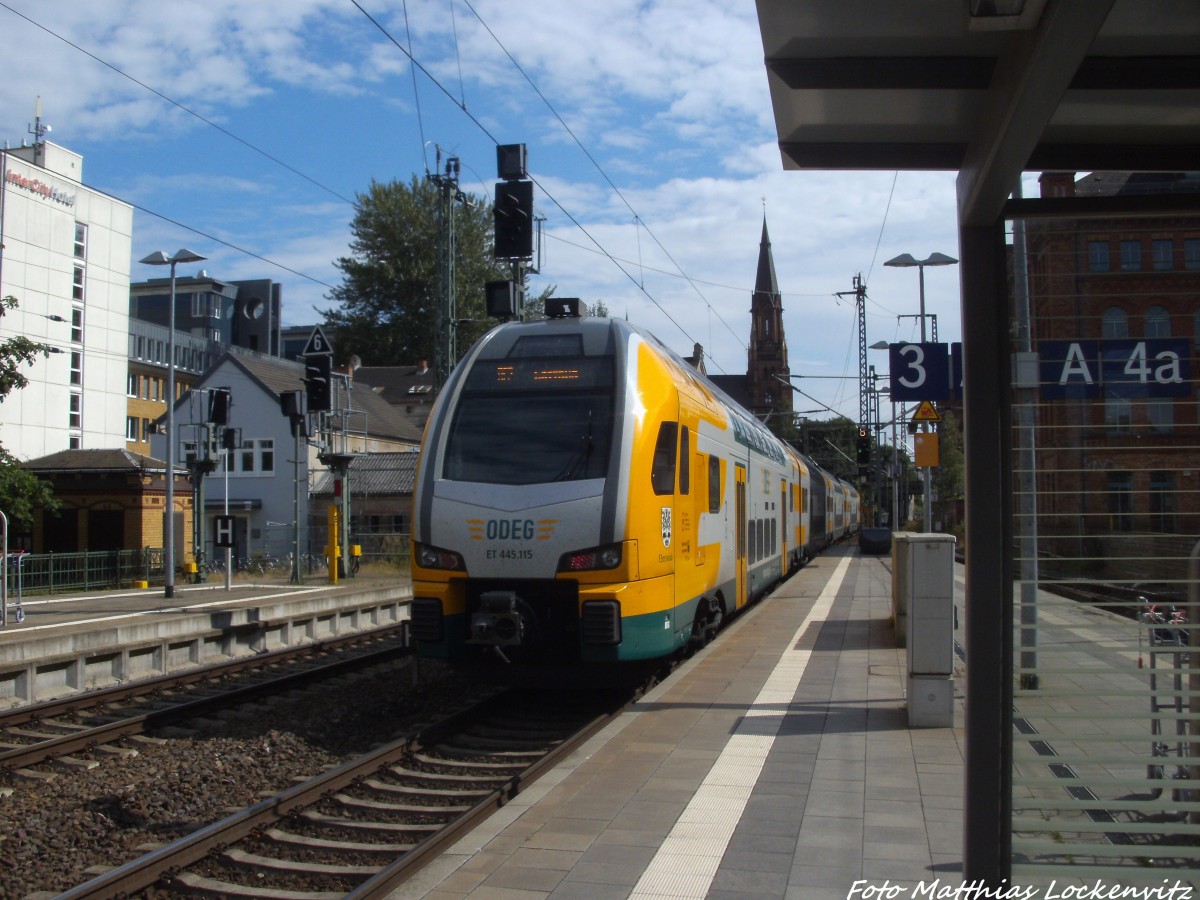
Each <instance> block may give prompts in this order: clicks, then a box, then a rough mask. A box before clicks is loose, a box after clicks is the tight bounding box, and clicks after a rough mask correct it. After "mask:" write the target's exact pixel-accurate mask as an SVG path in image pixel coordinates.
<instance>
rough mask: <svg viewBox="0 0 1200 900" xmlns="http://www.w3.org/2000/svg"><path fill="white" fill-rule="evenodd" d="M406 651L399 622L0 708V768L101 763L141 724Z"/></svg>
mask: <svg viewBox="0 0 1200 900" xmlns="http://www.w3.org/2000/svg"><path fill="white" fill-rule="evenodd" d="M408 652H409V648H408V632H407V628H406V627H405V623H402V624H401V625H390V626H387V627H385V628H379V629H373V630H371V631H365V632H357V633H355V634H353V635H347V636H345V637H340V638H331V639H328V640H324V641H320V642H315V643H312V644H308V645H304V646H301V647H292V648H287V649H283V650H277V651H273V652H271V653H264V654H259V655H257V656H254V657H248V658H246V659H240V660H234V661H225V662H221V663H218V664H214V665H211V666H204V667H200V668H197V669H189V670H187V671H184V672H179V673H175V674H171V675H165V676H160V677H158V678H153V679H147V680H145V681H139V682H134V683H130V684H127V685H119V686H116V687H112V688H106V689H104V690H101V691H93V692H88V693H84V694H78V695H72V696H70V697H65V698H62V699H59V700H50V701H46V702H43V703H38V704H35V705H32V706H25V707H18V708H15V709H12V710H7V711H5V712H4V713H0V769H7V770H9V771H13V772H19V773H24V774H28V772H27V770H28V767H30V766H36V765H40V764H43V763H47V762H50V761H58V762H61V763H62V764H64V765H66V766H74V767H92V766H95V765H99V764H100V762H101V759H103V757H104V756H106V755H108V756H115V755H122V754H129V753H133V752H136V750H135V749H133V748H130V747H127V746H121V744H120V743H119V742H122V741H128V740H129V739H131V738H136V737H137V736H140V735H143V734H144V733H146V732H147V731H151V730H153V729H156V728H162V727H164V726H167V725H172V724H176V723H179V722H184V721H186V720H188V719H191V718H196V717H200V716H204V715H207V714H209V713H212V712H216V711H218V710H221V709H226V708H228V707H231V706H235V705H238V704H241V703H246V702H248V701H252V700H255V699H258V698H261V697H265V696H269V695H272V694H278V693H280V692H281V691H285V690H289V689H292V688H295V687H299V686H302V685H305V684H309V683H313V682H316V681H320V680H322V679H326V678H330V677H336V676H337V675H338V674H341V673H344V672H350V671H355V670H357V669H362V668H364V667H367V666H371V665H375V664H377V663H380V662H384V661H386V660H389V659H392V658H395V657H397V656H399V655H403V654H407V653H408ZM331 657H333V658H332V659H331ZM77 754H82V756H78V755H77Z"/></svg>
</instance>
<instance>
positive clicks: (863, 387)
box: [837, 272, 872, 428]
mask: <svg viewBox="0 0 1200 900" xmlns="http://www.w3.org/2000/svg"><path fill="white" fill-rule="evenodd" d="M852 283H853V285H854V290H852V291H838V292H837V296H839V297H846V296H849V295H850V294H853V295H854V306H855V311H856V312H857V313H858V427H859V428H869V427H870V425H871V387H872V385H871V382H870V377H869V375H868V374H867V285H866V282H864V281H863V279H862V273H861V272H860V273H859V274H857V275H855V276H854V279H853V282H852Z"/></svg>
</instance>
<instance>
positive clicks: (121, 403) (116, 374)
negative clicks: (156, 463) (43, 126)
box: [0, 141, 133, 459]
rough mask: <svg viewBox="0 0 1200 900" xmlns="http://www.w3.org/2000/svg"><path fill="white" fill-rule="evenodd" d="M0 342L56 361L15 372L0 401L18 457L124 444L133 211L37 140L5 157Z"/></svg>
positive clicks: (74, 159) (5, 434)
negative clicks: (17, 340)
mask: <svg viewBox="0 0 1200 900" xmlns="http://www.w3.org/2000/svg"><path fill="white" fill-rule="evenodd" d="M0 163H2V165H3V182H2V184H0V296H2V297H7V296H10V295H11V296H13V297H16V299H17V302H18V304H19V306H18V308H17V309H15V310H8V311H7V312H6V313H5V315H4V316H3V317H0V340H4V339H6V338H9V337H13V336H15V335H24V336H26V337H28V338H31V339H33V340H35V341H39V342H41V343H44V344H47V345H49V346H51V347H53V348H55V350H56V351H57V352H55V353H52V354H51V355H50V357H49V358H42V357H40V356H39V357H38V358H37V361H36V362H35V363H33V364H32V365H30V366H23V367H22V369H21V371H22V373H23V374H24V375H26V376H27V377H28V378H29V385H28V386H27V387H25V388H23V389H21V390H16V391H13V392H12V393H10V394H9V395H8V396H7V397H6V398H5V399H4V401H3V402H2V403H0V441H2V442H3V444H4V447H5V448H6V449H7V450H8V451H9V452H11V453H12V454H14V455H15V456H16V457H18V458H19V459H33V458H36V457H40V456H45V455H47V454H50V453H54V452H57V451H59V450H68V449H76V448H83V449H94V448H119V447H124V446H125V432H126V427H125V426H126V403H127V398H126V384H127V380H126V379H127V374H128V371H129V354H128V349H129V265H130V255H131V234H132V229H133V209H132V207H130V206H129V205H128V204H127V203H123V202H121V201H120V200H116V199H114V198H113V197H109V196H107V195H106V194H102V193H100V192H99V191H94V190H92V189H90V188H87V187H84V185H83V184H82V178H83V157H82V156H80V155H79V154H76V153H72V152H71V151H70V150H67V149H65V148H63V147H59V146H57V145H55V144H52V143H49V142H46V141H43V142H41V143H38V144H36V145H34V146H32V147H21V148H17V149H8V150H0Z"/></svg>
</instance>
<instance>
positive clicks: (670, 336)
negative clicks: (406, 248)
mask: <svg viewBox="0 0 1200 900" xmlns="http://www.w3.org/2000/svg"><path fill="white" fill-rule="evenodd" d="M0 33H3V34H4V35H5V40H4V44H5V55H6V59H5V63H6V65H5V77H4V78H3V79H0V140H4V141H6V142H7V145H8V146H13V147H15V146H20V144H21V142H22V141H23V140H25V141H29V140H32V135H31V134H30V129H31V127H32V126H33V124H34V115H35V108H36V103H37V99H38V98H39V97H40V98H41V108H42V117H41V121H42V123H43V124H48V125H49V126H50V127H51V129H52V130H51V132H50V133H49V134H48V135H47V138H48V139H49V140H51V141H52V142H54V143H56V144H59V145H61V146H63V147H66V148H68V149H70V150H73V151H74V152H76V153H79V154H82V156H83V182H84V184H85V185H87V186H88V187H90V188H93V189H95V190H99V191H102V192H104V193H106V194H109V195H111V196H113V197H116V198H118V199H121V200H124V201H125V202H127V203H130V204H132V205H133V206H134V207H135V213H134V233H133V264H132V268H131V278H132V280H134V281H140V280H144V279H147V278H152V277H160V276H161V274H162V273H161V272H160V271H158V270H155V269H152V268H151V267H149V266H142V265H139V264H138V263H137V262H136V261H137V260H139V259H141V258H142V257H144V256H146V255H147V254H149V253H151V252H153V251H155V250H159V249H161V250H165V251H166V252H167V253H168V255H169V254H171V253H173V252H175V251H176V250H177V249H180V248H184V247H186V248H188V249H190V250H193V251H195V252H197V253H199V254H201V255H203V256H205V257H206V258H207V259H206V261H205V262H203V263H200V264H198V265H197V267H196V268H197V270H198V269H200V268H203V269H204V270H205V271H207V272H208V274H209V275H211V276H213V277H216V278H219V279H223V280H236V279H250V278H271V279H273V280H275V281H277V282H280V283H281V284H282V285H283V320H284V324H285V325H309V324H316V323H318V322H320V321H321V315H320V310H322V309H327V308H329V307H330V301H329V300H328V299H327V297H328V294H329V291H330V289H331V288H332V287H333V286H335V285H337V284H339V283H340V281H341V277H340V271H339V269H338V268H337V266H336V261H337V259H338V258H339V257H344V256H346V255H348V253H349V243H350V239H351V234H350V225H351V222H352V219H353V216H354V203H355V200H356V197H357V196H358V195H360V194H362V193H365V192H366V191H367V189H368V188H369V186H370V184H371V182H372V180H374V181H378V182H390V181H394V180H399V181H402V182H404V183H408V182H410V181H411V179H412V178H413V177H414V176H416V177H420V178H424V177H425V176H426V175H427V174H435V173H437V172H438V171H439V162H438V161H439V158H440V159H441V161H442V162H441V165H442V167H443V168H444V166H445V160H446V159H447V158H449V157H451V156H453V157H456V158H457V159H459V161H460V166H461V177H460V188H461V189H462V190H463V191H464V192H465V193H467V194H469V195H472V196H473V197H474V198H475V199H476V200H478V201H480V202H486V203H489V204H490V202H491V197H492V193H493V189H494V184H495V182H496V179H497V173H496V151H495V147H496V145H497V144H516V143H524V144H525V145H526V147H527V152H528V167H529V174H530V177H531V178H533V179H534V181H535V182H536V184H537V187H536V188H535V208H536V212H537V215H538V216H539V217H544V219H545V221H544V223H543V229H544V238H543V252H542V255H541V257H540V259H539V261H538V262H539V274H538V275H535V276H532V277H531V280H530V285H531V288H532V290H533V291H534V292H539V291H540V290H541V289H542V288H544V287H549V286H554V287H555V293H556V295H557V296H560V297H580V298H582V299H583V300H584V301H586V302H588V303H589V304H591V303H595V302H596V301H597V300H602V301H603V302H604V304H605V305H606V306H607V307H608V310H609V312H610V314H612V315H614V316H625V317H627V318H628V319H629V320H630V321H631V322H633V323H634V324H636V325H638V326H639V327H642V328H644V329H645V330H647V331H650V332H652V333H653V334H655V335H657V336H658V337H659V338H660V339H661V340H662V341H663V342H664V343H666V344H667V345H668V346H670V347H672V348H673V349H675V350H676V351H677V352H678V353H680V354H681V355H685V356H686V355H690V354H691V352H692V349H693V346H694V344H696V343H699V344H701V345H702V346H703V347H704V352H705V356H706V360H707V366H708V371H709V373H710V374H739V373H744V372H745V371H746V352H747V345H748V343H749V331H750V297H751V293H752V291H753V289H754V278H755V272H756V268H757V260H758V253H759V241H760V237H761V233H762V225H763V220H764V216H765V219H766V222H767V226H768V229H769V233H770V238H771V242H772V250H773V254H774V260H775V269H776V274H777V276H778V282H779V290H780V293H781V295H782V299H783V306H784V329H785V334H786V337H787V341H788V352H789V362H790V366H791V371H792V375H793V379H794V381H793V383H794V384H795V385H796V386H797V387H798V388H799V389H800V390H801V391H802V392H803V393H802V394H797V395H796V396H795V398H794V407H795V409H796V410H797V411H799V412H802V413H808V412H810V411H811V417H812V418H816V419H822V418H828V417H829V416H831V415H832V412H831V410H836V412H837V413H839V414H842V415H846V416H848V417H850V418H852V419H855V418H857V414H858V397H857V373H858V361H857V347H858V339H857V316H856V313H855V305H854V302H853V299H852V292H853V287H854V283H853V280H854V278H855V276H856V275H861V276H862V278H863V280H864V281H865V283H866V285H867V298H868V299H867V302H866V311H867V343H868V344H871V343H875V342H877V341H879V340H883V341H888V342H895V341H912V340H917V339H919V336H920V327H919V321H918V317H917V313H918V311H919V307H920V298H919V288H918V275H917V272H916V271H915V270H913V269H898V268H886V267H884V266H883V263H884V261H886V260H889V259H891V258H893V257H895V256H898V255H900V254H902V253H911V254H912V255H913V256H915V257H917V258H918V259H923V258H926V257H928V256H929V255H930V254H931V253H933V252H935V251H936V252H940V253H945V254H948V255H950V256H952V257H957V256H958V252H957V220H956V212H955V209H956V207H955V191H954V186H955V173H952V172H891V171H872V172H825V171H805V172H796V171H787V172H785V171H784V169H783V164H782V161H781V158H780V154H779V149H778V145H777V143H776V132H775V124H774V119H773V116H772V113H771V103H770V95H769V92H768V87H767V74H766V69H765V67H764V64H763V47H762V40H761V36H760V33H759V28H758V19H757V15H756V13H755V8H754V3H753V0H572V2H570V3H564V2H562V0H408V2H407V4H405V3H404V2H402V0H357V3H356V2H353V0H286V2H285V0H274V2H269V0H259V2H251V3H246V2H244V0H238V2H233V0H204V2H198V0H171V2H170V3H166V4H164V3H162V2H161V0H103V2H99V3H87V4H83V3H79V2H78V0H0ZM410 54H411V57H410ZM410 58H411V59H412V60H415V64H414V63H412V62H410ZM179 274H180V275H189V274H195V272H194V271H193V270H191V269H190V268H189V267H184V266H181V267H180V270H179ZM839 293H843V294H846V295H847V296H838V295H839ZM925 310H926V312H927V313H929V314H933V315H936V316H937V327H938V338H939V340H940V341H942V342H947V343H948V342H951V341H957V340H959V338H960V333H961V332H960V328H959V280H958V270H957V268H956V267H946V268H930V269H926V272H925ZM461 349H464V348H460V350H461ZM412 362H414V361H413V360H396V361H395V363H396V364H398V365H402V364H410V363H412ZM869 362H871V363H872V364H874V365H875V366H876V368H877V369H878V371H879V372H880V373H881V374H882V373H884V372H886V369H887V354H886V353H883V352H878V351H870V359H869ZM796 376H799V377H798V378H797V377H796Z"/></svg>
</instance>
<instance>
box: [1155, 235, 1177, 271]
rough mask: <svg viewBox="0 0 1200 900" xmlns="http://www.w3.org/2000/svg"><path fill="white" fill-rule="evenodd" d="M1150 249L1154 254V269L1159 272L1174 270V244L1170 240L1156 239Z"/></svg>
mask: <svg viewBox="0 0 1200 900" xmlns="http://www.w3.org/2000/svg"><path fill="white" fill-rule="evenodd" d="M1151 247H1152V249H1153V252H1154V268H1156V269H1158V270H1159V271H1162V270H1163V269H1172V268H1174V260H1173V259H1172V257H1173V255H1174V253H1175V247H1174V242H1173V241H1172V240H1171V239H1170V238H1159V239H1156V240H1155V241H1154V243H1153V244H1152V245H1151Z"/></svg>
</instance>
